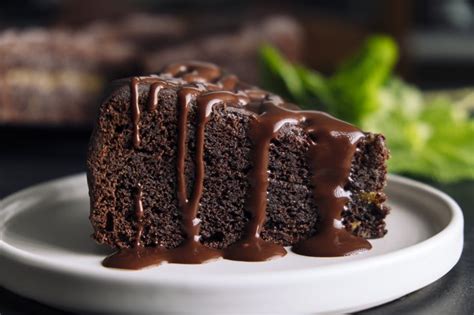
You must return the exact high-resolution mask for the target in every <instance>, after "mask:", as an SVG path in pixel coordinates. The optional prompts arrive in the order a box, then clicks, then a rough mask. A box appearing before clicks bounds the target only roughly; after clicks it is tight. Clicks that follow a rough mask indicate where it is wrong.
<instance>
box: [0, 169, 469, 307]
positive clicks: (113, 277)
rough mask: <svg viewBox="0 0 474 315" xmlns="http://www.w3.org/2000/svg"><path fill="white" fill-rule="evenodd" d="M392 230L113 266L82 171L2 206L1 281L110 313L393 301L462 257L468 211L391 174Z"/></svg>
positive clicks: (50, 299)
mask: <svg viewBox="0 0 474 315" xmlns="http://www.w3.org/2000/svg"><path fill="white" fill-rule="evenodd" d="M386 191H387V194H388V196H389V205H390V206H391V207H392V212H391V214H390V215H389V216H388V219H387V225H388V230H389V232H388V234H387V235H386V237H385V238H383V239H378V240H372V241H371V243H372V245H373V249H372V250H371V251H368V252H365V253H361V254H358V255H354V256H348V257H339V258H313V257H304V256H299V255H296V254H293V253H291V252H289V254H288V255H287V256H286V257H284V258H281V259H277V260H273V261H268V262H261V263H248V262H235V261H228V260H220V261H217V262H212V263H208V264H203V265H178V264H168V265H162V266H159V267H152V268H149V269H144V270H140V271H129V270H118V269H108V268H104V267H102V265H101V260H102V259H103V258H104V257H105V255H107V254H109V253H110V250H107V249H106V248H104V247H100V246H98V245H96V244H95V243H94V242H93V240H92V239H91V238H90V237H89V235H90V234H91V227H90V225H89V222H88V214H89V198H88V194H87V184H86V177H85V175H83V174H81V175H75V176H71V177H67V178H63V179H58V180H55V181H51V182H48V183H45V184H41V185H37V186H34V187H31V188H29V189H26V190H23V191H21V192H18V193H16V194H14V195H11V196H10V197H7V198H5V199H4V200H3V201H2V202H1V203H0V209H1V211H0V285H2V286H3V287H5V288H7V289H9V290H11V291H13V292H15V293H17V294H20V295H22V296H25V297H28V298H31V299H34V300H37V301H39V302H42V303H45V304H49V305H51V306H55V307H58V308H62V309H67V310H73V311H81V312H83V311H89V312H95V313H96V312H98V313H100V312H112V313H133V314H137V313H144V314H146V313H154V314H157V313H158V314H161V313H162V314H169V313H172V312H176V313H180V312H191V313H193V314H196V313H198V314H200V313H202V314H213V313H215V314H222V313H235V314H242V313H254V314H255V313H284V314H291V313H295V314H302V313H303V314H315V313H343V312H353V311H357V310H362V309H365V308H369V307H372V306H376V305H380V304H383V303H386V302H388V301H391V300H394V299H397V298H399V297H401V296H403V295H405V294H408V293H410V292H413V291H415V290H418V289H420V288H422V287H424V286H426V285H428V284H430V283H432V282H434V281H436V280H437V279H439V278H440V277H442V276H443V275H444V274H446V273H447V272H448V271H449V270H450V269H451V268H452V267H453V266H454V265H455V264H456V262H457V261H458V260H459V257H460V255H461V251H462V247H463V216H462V212H461V210H460V208H459V206H458V205H457V204H456V203H455V202H454V201H453V200H452V199H451V198H450V197H448V196H447V195H445V194H444V193H442V192H440V191H438V190H436V189H434V188H431V187H429V186H427V185H424V184H421V183H419V182H416V181H413V180H409V179H406V178H403V177H399V176H393V175H392V176H390V177H389V181H388V186H387V190H386Z"/></svg>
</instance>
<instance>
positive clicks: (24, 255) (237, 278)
mask: <svg viewBox="0 0 474 315" xmlns="http://www.w3.org/2000/svg"><path fill="white" fill-rule="evenodd" d="M84 179H85V173H80V174H74V175H70V176H66V177H61V178H58V179H53V180H50V181H46V182H43V183H39V184H36V185H34V186H31V187H28V188H25V189H23V190H20V191H18V192H16V193H13V194H11V195H9V196H7V197H5V198H3V199H2V200H0V253H2V255H1V256H3V258H2V259H9V260H10V261H16V262H20V263H21V264H23V265H29V266H34V267H35V268H40V269H41V270H44V271H47V272H55V273H58V272H59V273H62V274H67V275H69V276H73V277H81V278H82V279H94V280H97V279H98V278H99V279H101V280H105V281H108V282H112V283H117V284H118V283H120V284H129V285H134V284H140V285H156V282H157V281H156V278H152V277H146V276H140V275H141V274H140V272H139V271H138V272H137V271H129V270H118V269H108V270H107V272H104V270H102V269H99V268H98V269H96V270H92V269H87V268H77V266H74V267H68V266H67V265H64V264H57V263H53V262H51V261H45V260H43V259H42V258H41V256H39V255H35V254H32V253H30V252H27V251H24V250H22V249H19V248H17V247H15V246H13V245H11V244H8V243H7V242H6V241H5V240H4V237H3V233H4V230H5V226H6V223H7V222H8V220H9V219H10V218H11V216H13V215H15V214H13V213H12V212H14V211H12V210H11V209H10V211H8V209H7V206H9V205H11V204H12V203H14V202H15V201H17V200H20V199H22V198H25V197H27V196H31V195H35V194H37V193H38V192H41V191H47V190H50V189H51V188H53V187H58V186H62V185H64V184H65V183H69V184H74V183H75V182H78V181H80V180H84ZM388 182H390V183H394V184H397V185H402V186H411V187H414V188H416V189H418V190H422V191H424V192H425V193H428V194H430V195H434V196H436V197H437V198H438V199H439V200H441V201H443V202H444V204H445V207H446V208H447V209H449V211H450V219H449V222H448V223H447V225H446V226H444V227H443V228H442V229H441V230H440V231H438V232H437V233H436V234H434V235H432V236H431V237H429V238H427V239H425V240H423V241H421V242H418V243H416V244H413V245H410V246H407V247H404V248H401V249H397V250H394V251H392V252H389V253H385V254H381V255H377V256H371V257H366V258H364V259H360V260H355V261H345V262H341V263H339V262H337V263H334V264H330V265H324V266H318V267H317V268H305V269H297V270H278V271H266V272H264V273H262V272H258V271H255V272H249V273H248V274H246V275H241V274H219V275H217V276H215V277H212V276H210V275H209V274H206V275H203V276H201V275H199V274H194V275H193V276H189V275H186V276H181V277H177V276H176V274H172V275H166V274H162V275H160V278H159V280H160V281H159V284H160V285H162V286H169V287H181V286H183V285H186V286H187V287H193V286H199V287H216V286H222V285H225V286H232V287H240V286H248V285H252V284H260V283H261V282H262V281H265V283H267V284H269V285H280V284H282V283H289V282H299V281H301V280H302V279H306V278H308V277H320V276H322V275H324V276H330V275H331V273H335V272H337V271H338V269H339V268H341V265H343V267H344V269H345V270H351V271H353V272H357V271H358V270H366V269H367V268H373V267H376V266H377V265H379V264H384V263H386V262H387V261H390V262H392V263H393V262H395V261H397V260H403V259H404V258H405V257H407V256H409V257H411V256H412V254H413V253H414V252H418V251H420V250H422V249H426V248H429V247H431V246H436V243H437V242H439V241H440V240H443V239H445V238H447V237H449V236H452V235H453V234H455V235H457V233H459V232H461V234H462V241H463V236H464V233H463V230H464V226H463V225H464V219H463V213H462V210H461V208H460V207H459V205H458V204H457V203H456V202H455V201H454V200H453V199H452V198H451V197H450V196H448V195H447V194H446V193H444V192H442V191H440V190H438V189H436V188H434V187H431V186H429V185H427V184H424V183H421V182H419V181H416V180H413V179H409V178H406V177H403V176H400V175H394V174H389V175H388ZM25 208H28V207H27V206H24V207H23V210H24V209H25ZM23 210H22V211H23ZM18 213H21V211H20V212H18ZM18 213H16V214H18ZM91 241H92V240H91ZM460 256H461V253H460V254H459V257H457V260H456V262H457V261H458V260H459V258H460ZM382 258H383V259H382ZM329 259H334V258H329ZM203 280H205V281H203Z"/></svg>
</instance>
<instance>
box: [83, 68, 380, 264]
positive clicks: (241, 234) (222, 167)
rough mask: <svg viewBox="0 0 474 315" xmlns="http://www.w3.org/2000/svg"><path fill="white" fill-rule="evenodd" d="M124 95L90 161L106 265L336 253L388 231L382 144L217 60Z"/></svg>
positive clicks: (109, 112)
mask: <svg viewBox="0 0 474 315" xmlns="http://www.w3.org/2000/svg"><path fill="white" fill-rule="evenodd" d="M116 85H117V88H116V89H115V91H114V92H113V93H112V94H111V95H110V96H109V97H108V98H107V99H106V100H105V102H104V103H103V104H102V105H101V107H100V111H99V116H98V120H97V124H96V128H95V131H94V133H93V136H92V138H91V143H90V148H89V154H88V161H87V168H88V184H89V195H90V202H91V212H90V220H91V223H92V226H93V228H94V234H93V237H94V238H95V240H96V241H97V242H98V243H101V244H107V245H109V246H111V247H114V248H118V249H120V251H119V252H117V253H116V254H114V255H112V256H111V257H108V258H107V259H106V260H105V261H104V264H105V265H106V266H111V267H119V268H132V269H136V268H141V267H144V266H148V265H152V264H159V263H161V262H163V261H167V262H177V263H200V262H204V261H207V260H210V259H214V258H217V257H222V256H223V257H224V258H226V259H233V260H244V261H261V260H267V259H271V258H274V257H277V256H283V255H285V253H286V250H285V249H284V248H283V246H293V251H295V252H296V253H300V254H303V255H308V256H341V255H347V254H351V253H354V252H358V251H363V250H367V249H369V248H370V243H369V242H367V241H366V239H367V238H378V237H382V236H383V235H384V234H385V233H386V229H385V222H384V218H385V216H386V215H387V213H388V208H387V207H386V206H385V205H384V201H385V199H386V197H385V195H384V193H383V189H384V187H385V183H386V164H385V163H386V160H387V158H388V151H387V149H386V147H385V144H384V137H383V136H382V135H380V134H372V133H366V132H362V131H360V130H358V129H357V128H356V127H354V126H352V125H350V124H348V123H345V122H343V121H340V120H338V119H335V118H333V117H331V116H329V115H328V114H326V113H322V112H317V111H302V110H299V109H298V107H297V106H296V105H293V104H289V103H286V102H285V101H283V100H282V99H281V98H280V97H278V96H277V95H274V94H272V93H270V92H267V91H263V90H261V89H259V88H257V87H253V86H250V85H248V84H245V83H243V82H241V81H239V80H238V79H237V77H236V76H234V75H232V74H228V73H224V72H223V71H222V70H221V69H220V68H218V67H217V66H215V65H213V64H208V63H202V62H186V63H177V64H171V65H169V66H167V67H165V68H164V70H163V71H162V72H161V73H159V74H156V75H150V76H145V77H134V78H131V79H126V80H122V81H120V82H118V83H117V84H116Z"/></svg>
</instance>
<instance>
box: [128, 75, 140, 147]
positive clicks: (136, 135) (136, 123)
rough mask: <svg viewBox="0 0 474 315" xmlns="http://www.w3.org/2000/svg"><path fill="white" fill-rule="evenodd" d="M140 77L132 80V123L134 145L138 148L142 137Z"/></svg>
mask: <svg viewBox="0 0 474 315" xmlns="http://www.w3.org/2000/svg"><path fill="white" fill-rule="evenodd" d="M139 82H140V78H138V77H134V78H132V80H131V81H130V97H131V102H130V104H131V107H132V123H133V147H134V148H138V147H139V146H140V143H141V139H140V114H141V113H140V106H139V102H138V101H139V100H138V96H139V95H138V83H139Z"/></svg>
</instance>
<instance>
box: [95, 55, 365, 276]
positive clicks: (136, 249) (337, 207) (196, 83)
mask: <svg viewBox="0 0 474 315" xmlns="http://www.w3.org/2000/svg"><path fill="white" fill-rule="evenodd" d="M140 84H149V85H150V91H149V103H148V106H147V107H146V108H145V109H146V110H148V111H156V110H159V108H158V99H159V93H160V90H162V89H165V88H175V89H177V91H178V106H179V108H178V115H179V117H178V149H177V155H178V157H177V165H176V173H177V191H176V196H177V199H178V207H179V211H180V214H181V226H182V230H183V232H184V235H185V240H184V241H183V242H182V243H181V245H180V246H178V247H176V248H171V249H167V248H165V247H161V246H156V247H145V246H144V245H143V244H142V243H141V241H140V239H141V236H142V232H143V228H144V227H143V224H144V223H143V219H142V218H143V212H144V209H143V204H142V196H143V191H142V190H143V187H142V185H141V184H138V186H137V187H136V189H135V190H134V192H133V196H134V199H135V220H136V221H137V225H136V226H137V230H136V234H135V235H136V240H135V242H134V246H133V247H132V248H123V249H120V250H119V251H117V252H116V253H114V254H112V255H111V256H109V257H107V258H106V259H105V260H104V261H103V265H104V266H107V267H115V268H124V269H140V268H143V267H146V266H150V265H157V264H160V263H163V262H169V263H183V264H199V263H203V262H206V261H210V260H215V259H218V258H220V257H223V258H224V259H230V260H237V261H265V260H269V259H273V258H276V257H281V256H284V255H286V253H287V252H286V250H285V248H284V247H283V246H280V245H278V244H275V243H273V242H267V241H265V240H263V239H262V238H261V237H260V233H261V230H262V227H263V224H264V222H265V217H266V208H267V201H268V198H267V188H268V183H269V172H268V165H269V148H270V142H271V140H272V139H274V137H275V136H276V134H277V133H278V131H279V130H280V128H282V127H283V126H284V125H286V124H297V125H299V126H301V127H302V128H303V129H304V130H305V131H306V132H307V133H308V134H309V135H310V139H311V143H310V148H309V150H308V153H307V161H308V165H309V166H310V171H311V183H312V185H311V187H312V189H313V192H312V193H313V198H314V201H315V204H316V205H317V206H318V209H319V212H318V222H317V226H316V230H317V233H316V234H315V235H314V236H312V237H309V238H307V239H305V240H302V241H300V242H298V243H297V244H295V245H294V246H293V247H292V251H293V252H295V253H298V254H301V255H306V256H316V257H333V256H344V255H349V254H353V253H356V252H360V251H365V250H368V249H370V248H371V245H370V243H369V242H368V241H367V240H365V239H364V238H361V237H357V236H354V235H353V234H351V233H350V232H348V231H347V230H346V229H345V228H344V226H343V223H342V217H341V214H342V212H343V210H344V209H345V207H346V204H347V202H348V201H349V198H351V196H350V192H349V191H348V190H345V189H344V187H345V185H346V184H347V182H348V181H349V175H350V171H351V163H352V159H353V156H354V153H355V151H356V145H357V142H358V140H359V139H360V138H361V137H363V136H364V134H363V133H362V132H361V131H360V130H359V129H357V128H356V127H354V126H352V125H350V124H348V123H346V122H343V121H341V120H338V119H336V118H333V117H331V116H330V115H328V114H326V113H323V112H319V111H308V110H299V109H298V108H297V107H296V106H295V105H293V104H290V103H285V102H284V101H283V100H282V99H281V98H280V97H278V96H276V95H274V94H271V93H269V92H267V91H264V90H261V89H258V88H255V87H252V86H249V85H247V84H244V83H242V82H239V81H238V79H237V78H236V77H235V76H233V75H226V74H223V73H222V71H221V69H220V68H218V67H217V66H215V65H213V64H209V63H202V62H187V63H177V64H172V65H170V66H168V67H166V68H165V69H164V71H163V72H162V73H161V74H160V75H152V76H146V77H134V78H132V79H131V80H130V90H131V93H130V94H131V99H130V102H131V109H132V117H131V120H132V122H133V145H134V147H135V148H138V146H139V145H140V141H141V137H140V115H141V113H140V107H139V95H138V86H139V85H140ZM191 102H195V104H197V116H198V117H197V119H198V123H197V129H196V136H195V141H196V143H195V147H196V149H195V150H196V151H195V156H194V157H193V158H194V164H195V182H194V186H193V188H192V189H193V191H192V192H191V194H190V198H189V199H188V198H187V196H188V192H187V187H186V175H185V157H186V155H187V146H186V137H187V132H188V130H187V120H188V110H189V107H190V104H191ZM222 103H225V104H226V106H228V107H237V108H242V109H246V110H248V111H251V112H253V113H254V114H255V118H256V119H253V120H252V121H251V125H250V130H249V136H250V138H251V140H252V143H253V151H252V152H251V162H252V166H253V167H252V169H251V170H250V172H249V175H248V182H249V184H250V189H249V193H248V196H247V200H246V202H245V207H246V211H248V213H250V214H251V216H250V220H249V222H248V223H247V225H246V227H245V232H244V235H243V237H242V238H241V239H240V240H239V241H237V242H236V243H234V244H232V245H230V246H228V247H226V248H223V249H214V248H210V247H206V246H204V245H202V244H201V242H200V220H199V217H198V210H199V206H200V199H201V196H202V193H203V183H204V175H205V168H204V156H203V155H204V140H205V129H206V123H207V122H208V120H209V117H210V115H211V114H212V109H213V106H215V105H216V104H222Z"/></svg>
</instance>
